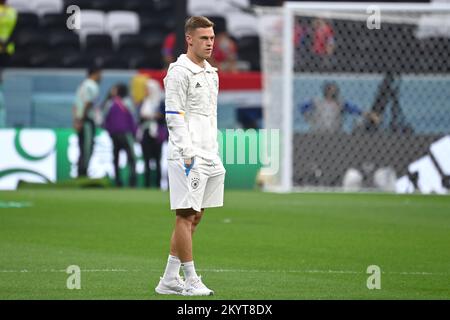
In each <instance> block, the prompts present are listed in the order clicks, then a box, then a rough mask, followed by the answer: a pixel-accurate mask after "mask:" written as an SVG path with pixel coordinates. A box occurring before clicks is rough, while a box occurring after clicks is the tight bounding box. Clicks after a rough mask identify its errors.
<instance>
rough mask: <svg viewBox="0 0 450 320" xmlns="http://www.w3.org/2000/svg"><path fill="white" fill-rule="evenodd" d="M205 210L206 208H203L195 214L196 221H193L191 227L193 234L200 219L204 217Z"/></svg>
mask: <svg viewBox="0 0 450 320" xmlns="http://www.w3.org/2000/svg"><path fill="white" fill-rule="evenodd" d="M204 212H205V209H202V211H201V212H197V213H196V214H195V219H194V222H193V223H192V228H191V233H192V235H194V232H195V230H196V228H197V226H198V224H199V223H200V221H201V220H202V217H203V213H204Z"/></svg>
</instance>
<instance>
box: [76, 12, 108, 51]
mask: <svg viewBox="0 0 450 320" xmlns="http://www.w3.org/2000/svg"><path fill="white" fill-rule="evenodd" d="M105 21H106V17H105V14H104V13H103V12H102V11H98V10H81V28H80V29H79V30H76V31H77V32H78V34H79V35H80V41H81V44H82V45H83V46H84V45H85V44H86V37H87V35H89V34H102V33H104V32H105Z"/></svg>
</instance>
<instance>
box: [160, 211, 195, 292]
mask: <svg viewBox="0 0 450 320" xmlns="http://www.w3.org/2000/svg"><path fill="white" fill-rule="evenodd" d="M196 213H197V212H196V211H194V210H192V209H178V210H176V220H175V228H174V231H173V233H172V238H171V240H170V255H169V258H168V261H167V266H166V270H165V272H164V275H163V277H162V278H161V279H160V281H159V284H158V286H157V287H156V289H155V291H156V292H157V293H160V294H182V293H183V290H184V288H185V282H184V281H183V280H182V279H181V277H180V275H179V273H180V267H181V261H185V262H188V263H187V266H186V267H183V268H184V269H186V268H188V269H189V270H194V271H193V272H191V274H192V276H196V274H195V269H194V263H193V262H192V225H193V223H194V221H196ZM189 270H188V271H189ZM185 273H186V271H185Z"/></svg>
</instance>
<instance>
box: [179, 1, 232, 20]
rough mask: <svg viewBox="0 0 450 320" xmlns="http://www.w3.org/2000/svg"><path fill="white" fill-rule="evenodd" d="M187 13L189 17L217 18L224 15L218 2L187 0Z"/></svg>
mask: <svg viewBox="0 0 450 320" xmlns="http://www.w3.org/2000/svg"><path fill="white" fill-rule="evenodd" d="M187 11H188V14H189V15H191V16H196V15H202V16H219V15H221V14H223V13H224V12H223V11H222V6H221V5H220V1H218V0H210V1H204V0H189V1H188V5H187Z"/></svg>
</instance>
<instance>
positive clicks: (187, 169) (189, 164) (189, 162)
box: [184, 158, 194, 177]
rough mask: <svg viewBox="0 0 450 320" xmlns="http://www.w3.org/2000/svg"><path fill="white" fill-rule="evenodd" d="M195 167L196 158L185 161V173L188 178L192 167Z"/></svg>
mask: <svg viewBox="0 0 450 320" xmlns="http://www.w3.org/2000/svg"><path fill="white" fill-rule="evenodd" d="M193 166H194V158H190V159H184V173H185V174H186V177H187V176H188V175H189V172H190V171H191V169H192V167H193Z"/></svg>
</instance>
